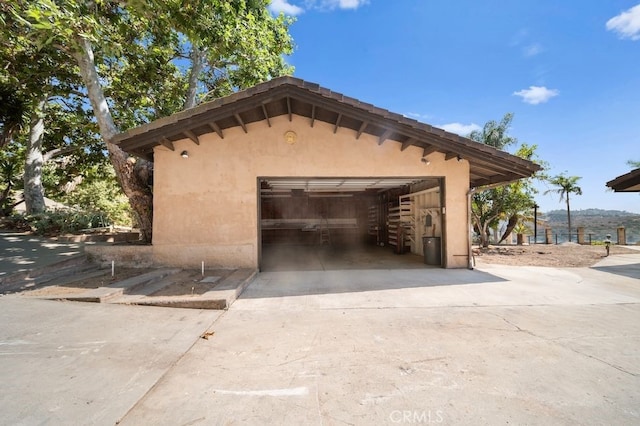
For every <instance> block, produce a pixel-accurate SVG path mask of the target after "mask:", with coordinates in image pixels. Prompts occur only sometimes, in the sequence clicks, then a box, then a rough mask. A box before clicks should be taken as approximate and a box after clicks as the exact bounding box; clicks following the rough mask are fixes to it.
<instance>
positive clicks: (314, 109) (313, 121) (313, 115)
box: [311, 104, 316, 127]
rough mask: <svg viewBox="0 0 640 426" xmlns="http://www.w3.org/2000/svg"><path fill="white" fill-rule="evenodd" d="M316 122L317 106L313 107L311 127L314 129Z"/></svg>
mask: <svg viewBox="0 0 640 426" xmlns="http://www.w3.org/2000/svg"><path fill="white" fill-rule="evenodd" d="M315 121H316V105H315V104H312V105H311V127H313V123H315Z"/></svg>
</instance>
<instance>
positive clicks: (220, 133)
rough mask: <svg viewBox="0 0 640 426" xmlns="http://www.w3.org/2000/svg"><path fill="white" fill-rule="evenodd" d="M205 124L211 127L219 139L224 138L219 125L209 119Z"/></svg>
mask: <svg viewBox="0 0 640 426" xmlns="http://www.w3.org/2000/svg"><path fill="white" fill-rule="evenodd" d="M207 125H208V126H209V127H210V128H211V130H213V131H214V132H216V133H217V134H218V136H220V139H224V134H223V133H222V129H221V128H220V126H218V125H217V124H216V122H215V121H210V122H209V123H207Z"/></svg>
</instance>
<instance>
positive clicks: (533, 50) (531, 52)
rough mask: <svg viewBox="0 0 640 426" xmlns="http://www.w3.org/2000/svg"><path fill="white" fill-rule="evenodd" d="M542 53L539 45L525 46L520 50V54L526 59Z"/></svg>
mask: <svg viewBox="0 0 640 426" xmlns="http://www.w3.org/2000/svg"><path fill="white" fill-rule="evenodd" d="M542 51H543V49H542V46H541V45H540V44H539V43H533V44H530V45H528V46H526V47H525V48H524V49H522V53H523V54H524V56H526V57H527V58H530V57H532V56H536V55H538V54H540V53H542Z"/></svg>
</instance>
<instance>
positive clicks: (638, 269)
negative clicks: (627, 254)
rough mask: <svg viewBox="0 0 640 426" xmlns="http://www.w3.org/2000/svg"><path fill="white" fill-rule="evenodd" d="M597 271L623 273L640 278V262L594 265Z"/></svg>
mask: <svg viewBox="0 0 640 426" xmlns="http://www.w3.org/2000/svg"><path fill="white" fill-rule="evenodd" d="M591 269H594V270H596V271H601V272H608V273H610V274H616V275H621V276H623V277H629V278H637V279H640V263H630V264H626V265H610V266H594V267H593V268H591Z"/></svg>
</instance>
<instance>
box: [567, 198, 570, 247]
mask: <svg viewBox="0 0 640 426" xmlns="http://www.w3.org/2000/svg"><path fill="white" fill-rule="evenodd" d="M567 223H568V224H569V242H571V208H570V207H569V193H568V192H567Z"/></svg>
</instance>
